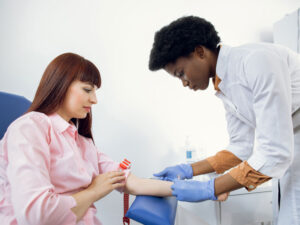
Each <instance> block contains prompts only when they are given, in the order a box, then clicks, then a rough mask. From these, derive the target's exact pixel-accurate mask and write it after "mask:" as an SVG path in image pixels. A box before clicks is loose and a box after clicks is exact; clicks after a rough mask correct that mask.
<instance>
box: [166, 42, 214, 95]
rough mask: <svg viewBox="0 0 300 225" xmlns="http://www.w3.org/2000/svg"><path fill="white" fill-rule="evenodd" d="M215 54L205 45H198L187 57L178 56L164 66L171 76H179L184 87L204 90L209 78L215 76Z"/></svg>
mask: <svg viewBox="0 0 300 225" xmlns="http://www.w3.org/2000/svg"><path fill="white" fill-rule="evenodd" d="M216 61H217V54H216V53H213V52H212V51H210V50H208V49H207V48H205V47H202V46H199V47H197V48H196V49H195V51H194V52H192V53H191V54H190V55H189V56H187V57H179V58H178V59H177V60H176V61H175V63H169V64H167V65H166V66H165V67H164V70H165V71H167V72H168V73H169V74H171V75H172V76H175V77H177V78H179V79H180V80H181V82H182V85H183V86H184V87H189V88H190V89H192V90H194V91H197V90H205V89H206V88H207V87H208V84H209V78H210V77H214V76H215V73H216V72H215V71H216Z"/></svg>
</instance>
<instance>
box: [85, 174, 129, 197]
mask: <svg viewBox="0 0 300 225" xmlns="http://www.w3.org/2000/svg"><path fill="white" fill-rule="evenodd" d="M125 178H126V177H125V173H124V172H119V171H112V172H107V173H103V174H100V175H98V176H96V177H95V178H94V179H93V181H92V183H91V184H90V186H89V187H88V190H89V191H91V192H92V193H93V194H94V197H95V201H97V200H99V199H101V198H103V197H104V196H106V195H108V194H109V193H110V192H112V191H113V190H115V189H117V188H122V187H124V186H125V182H124V181H125Z"/></svg>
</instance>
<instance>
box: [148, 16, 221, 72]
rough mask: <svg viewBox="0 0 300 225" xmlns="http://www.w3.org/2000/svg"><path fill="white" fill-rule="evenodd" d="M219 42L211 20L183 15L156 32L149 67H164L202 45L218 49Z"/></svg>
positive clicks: (213, 49) (154, 68)
mask: <svg viewBox="0 0 300 225" xmlns="http://www.w3.org/2000/svg"><path fill="white" fill-rule="evenodd" d="M219 43H220V37H219V36H218V33H217V32H216V30H215V27H214V26H213V25H212V24H211V23H210V22H208V21H206V20H205V19H203V18H200V17H196V16H186V17H181V18H179V19H177V20H175V21H173V22H172V23H170V24H169V25H167V26H165V27H163V28H161V29H160V30H159V31H157V32H156V33H155V37H154V43H153V46H152V50H151V53H150V60H149V69H150V70H152V71H155V70H159V69H162V68H163V67H165V66H166V65H167V64H168V63H173V62H175V61H176V60H177V59H178V58H179V57H185V56H188V55H189V54H190V53H192V52H193V51H194V50H195V48H196V47H197V46H200V45H202V46H204V47H206V48H208V49H210V50H212V51H216V50H217V45H218V44H219Z"/></svg>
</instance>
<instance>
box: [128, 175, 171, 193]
mask: <svg viewBox="0 0 300 225" xmlns="http://www.w3.org/2000/svg"><path fill="white" fill-rule="evenodd" d="M172 184H173V182H169V181H163V180H156V179H145V178H139V177H136V176H135V175H133V174H129V176H128V178H127V181H126V185H125V191H126V192H127V193H129V194H132V195H152V196H161V197H164V196H171V195H172V189H171V186H172Z"/></svg>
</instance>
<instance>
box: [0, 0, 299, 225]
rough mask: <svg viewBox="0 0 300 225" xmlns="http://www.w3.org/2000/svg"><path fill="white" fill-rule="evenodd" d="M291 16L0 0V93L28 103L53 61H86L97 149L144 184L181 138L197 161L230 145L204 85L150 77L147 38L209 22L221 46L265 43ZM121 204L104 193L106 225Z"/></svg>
mask: <svg viewBox="0 0 300 225" xmlns="http://www.w3.org/2000/svg"><path fill="white" fill-rule="evenodd" d="M299 7H300V2H299V0H251V1H241V0H227V1H222V0H210V1H201V0H189V1H187V0H185V1H184V0H164V1H161V0H153V1H145V0H119V1H118V0H98V1H96V0H95V1H91V0H90V1H87V0H86V1H79V0H55V1H54V0H53V1H40V0H27V1H24V0H19V1H15V0H0V30H1V35H0V40H1V41H0V90H1V91H7V92H12V93H16V94H20V95H24V96H25V97H27V98H28V99H30V100H32V98H33V96H34V93H35V90H36V88H37V86H38V83H39V80H40V78H41V76H42V73H43V71H44V69H45V67H46V66H47V64H48V63H49V62H50V61H51V60H52V59H53V58H54V57H56V56H57V55H59V54H61V53H64V52H75V53H78V54H80V55H82V56H84V57H86V58H87V59H90V60H91V61H92V62H94V63H95V64H96V66H97V67H98V68H99V70H100V72H101V75H102V79H103V85H102V87H101V89H100V90H99V91H98V93H97V96H98V102H99V103H98V105H97V106H95V107H94V108H93V115H94V129H93V130H94V137H95V140H96V144H97V146H98V147H99V148H100V149H101V150H102V151H103V152H105V153H107V154H108V155H110V156H111V157H112V158H113V159H115V160H118V161H120V160H122V159H123V158H124V157H126V158H128V159H129V160H131V161H132V162H133V169H132V170H133V173H135V174H136V175H138V176H142V177H150V176H151V175H152V173H153V172H156V171H158V170H160V169H162V168H163V167H165V166H166V165H170V164H175V163H178V162H180V161H183V160H184V153H183V152H182V148H181V147H182V145H183V144H184V141H185V136H186V135H190V136H191V141H192V144H193V145H195V146H196V147H197V149H198V150H199V151H198V153H199V155H200V156H201V157H205V156H207V155H212V154H214V153H215V152H216V151H218V150H220V149H222V148H224V147H225V146H226V144H227V139H228V137H227V134H226V123H225V117H224V110H223V107H222V104H221V102H220V101H219V100H218V99H217V98H216V97H215V96H214V90H213V88H212V86H210V87H209V89H208V90H207V91H206V92H193V91H190V90H188V89H187V88H186V89H184V88H183V87H182V85H181V82H180V81H179V80H176V79H174V78H172V77H170V76H168V75H167V74H166V73H165V72H163V71H159V72H156V73H153V72H150V71H149V70H148V58H149V53H150V49H151V46H152V43H153V37H154V33H155V31H157V30H158V29H160V28H161V27H162V26H164V25H166V24H168V23H170V22H171V21H173V20H175V19H177V18H178V17H181V16H184V15H197V16H200V17H204V18H206V19H207V20H209V21H211V22H212V23H213V24H214V25H215V27H216V29H217V30H218V31H219V34H220V36H221V38H222V40H223V42H224V43H226V44H230V45H239V44H242V43H246V42H253V41H261V40H262V41H272V26H273V23H274V22H276V21H278V20H279V19H281V18H282V17H283V16H284V15H285V14H286V13H290V12H292V11H294V10H296V9H297V8H299ZM200 148H202V149H203V150H201V151H200ZM121 202H122V201H121V195H120V194H118V193H112V194H111V195H110V196H107V197H106V198H104V199H103V200H101V201H99V202H98V203H97V207H98V210H99V211H98V212H99V217H100V218H101V220H102V222H103V223H104V224H110V225H115V224H116V225H117V224H120V223H121V214H122V208H121Z"/></svg>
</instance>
